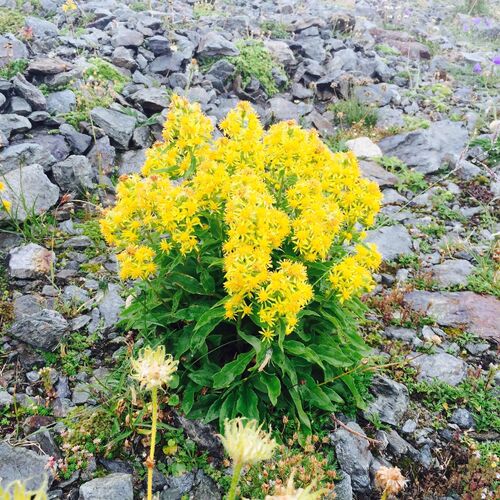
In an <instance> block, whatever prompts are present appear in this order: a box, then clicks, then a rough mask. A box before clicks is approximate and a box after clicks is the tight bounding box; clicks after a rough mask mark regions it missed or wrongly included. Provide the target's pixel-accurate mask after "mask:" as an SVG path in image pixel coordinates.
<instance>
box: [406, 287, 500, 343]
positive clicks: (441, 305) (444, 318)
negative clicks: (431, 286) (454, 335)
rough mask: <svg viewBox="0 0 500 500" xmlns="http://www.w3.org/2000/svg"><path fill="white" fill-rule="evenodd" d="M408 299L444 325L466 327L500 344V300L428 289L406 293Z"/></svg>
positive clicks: (470, 293) (410, 303)
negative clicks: (429, 290) (428, 290)
mask: <svg viewBox="0 0 500 500" xmlns="http://www.w3.org/2000/svg"><path fill="white" fill-rule="evenodd" d="M405 302H406V303H407V304H408V305H409V306H410V307H411V308H412V309H414V310H417V311H420V312H424V313H426V314H427V315H429V316H431V317H432V318H434V319H435V320H436V321H437V323H438V324H439V325H441V326H452V327H465V328H466V330H467V331H468V332H470V333H473V334H474V335H477V336H478V337H481V338H484V339H488V340H493V341H495V342H497V343H500V324H499V322H498V318H500V301H499V300H498V299H496V298H495V297H492V296H489V295H479V294H477V293H473V292H427V291H420V290H416V291H413V292H409V293H407V294H406V295H405Z"/></svg>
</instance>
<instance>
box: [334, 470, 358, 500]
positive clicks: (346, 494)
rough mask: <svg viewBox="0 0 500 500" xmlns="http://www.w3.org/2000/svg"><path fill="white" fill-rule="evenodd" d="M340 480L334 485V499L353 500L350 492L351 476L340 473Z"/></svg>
mask: <svg viewBox="0 0 500 500" xmlns="http://www.w3.org/2000/svg"><path fill="white" fill-rule="evenodd" d="M341 477H342V479H341V480H340V481H339V482H336V483H335V498H336V500H352V499H353V498H354V496H353V492H352V484H351V476H349V474H346V473H345V472H341Z"/></svg>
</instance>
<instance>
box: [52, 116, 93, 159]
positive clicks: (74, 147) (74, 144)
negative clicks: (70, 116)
mask: <svg viewBox="0 0 500 500" xmlns="http://www.w3.org/2000/svg"><path fill="white" fill-rule="evenodd" d="M59 131H60V132H61V134H62V135H63V136H64V138H65V139H66V141H67V142H68V144H69V146H70V148H71V152H73V153H75V154H77V155H78V154H83V153H85V152H86V151H87V150H88V149H89V147H90V144H91V142H92V137H90V135H86V134H82V133H80V132H78V131H77V130H76V129H75V128H74V127H73V126H72V125H70V124H69V123H63V124H62V125H61V126H60V127H59Z"/></svg>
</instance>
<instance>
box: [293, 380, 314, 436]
mask: <svg viewBox="0 0 500 500" xmlns="http://www.w3.org/2000/svg"><path fill="white" fill-rule="evenodd" d="M288 392H289V393H290V397H291V398H292V401H293V404H294V405H295V411H296V412H297V417H299V420H300V422H301V423H302V424H303V425H305V426H306V427H308V428H311V421H310V420H309V417H308V416H307V414H306V412H305V411H304V409H303V408H302V400H301V398H300V394H299V391H298V390H297V388H296V387H290V388H289V389H288Z"/></svg>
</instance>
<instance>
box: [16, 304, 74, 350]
mask: <svg viewBox="0 0 500 500" xmlns="http://www.w3.org/2000/svg"><path fill="white" fill-rule="evenodd" d="M68 328H69V323H68V322H67V321H66V320H65V319H64V317H63V316H62V315H61V314H59V313H58V312H57V311H53V310H52V309H42V310H41V311H40V312H38V313H35V314H32V315H30V316H25V317H23V318H21V319H19V320H18V321H14V323H13V324H12V326H11V327H10V330H9V334H10V335H11V336H12V337H15V338H17V339H19V340H22V341H23V342H26V343H27V344H29V345H31V346H33V347H36V348H42V349H46V350H51V349H53V348H54V347H55V346H56V345H57V344H58V342H59V341H60V340H61V338H62V337H63V335H64V334H65V333H66V332H67V331H68Z"/></svg>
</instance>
